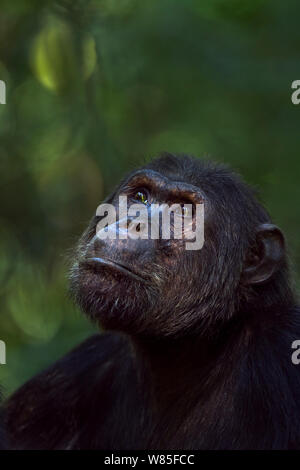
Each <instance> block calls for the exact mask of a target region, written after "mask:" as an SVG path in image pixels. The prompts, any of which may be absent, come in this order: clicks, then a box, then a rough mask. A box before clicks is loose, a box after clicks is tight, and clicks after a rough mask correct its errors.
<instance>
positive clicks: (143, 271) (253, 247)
mask: <svg viewBox="0 0 300 470" xmlns="http://www.w3.org/2000/svg"><path fill="white" fill-rule="evenodd" d="M144 170H145V174H146V175H147V174H149V175H152V177H154V180H155V178H156V180H155V182H154V183H155V184H154V187H155V188H154V187H153V188H152V192H151V194H152V195H153V198H154V199H155V200H159V199H160V196H161V195H162V194H163V193H164V191H165V188H166V186H165V185H169V186H170V191H171V190H172V189H174V188H175V189H176V188H178V191H180V188H182V187H183V185H184V184H189V185H190V186H191V188H193V187H196V188H198V189H199V191H200V192H201V194H202V195H203V197H204V200H205V207H206V209H205V210H206V214H207V220H206V225H205V243H204V246H203V248H202V250H200V251H197V252H194V251H190V252H187V251H184V249H183V247H182V244H181V243H180V242H175V241H161V240H159V241H155V242H154V243H150V242H149V243H148V241H146V243H145V244H142V243H139V242H136V243H135V244H133V242H127V241H125V242H124V241H116V242H111V243H110V242H109V243H106V244H99V243H98V242H95V240H94V238H93V237H94V233H95V227H96V223H97V221H98V219H97V218H94V219H93V220H92V221H91V224H90V227H89V228H88V229H87V231H86V232H85V234H84V235H83V237H82V239H81V241H80V243H79V247H78V250H77V251H76V254H74V258H76V261H75V263H74V266H73V268H72V271H71V290H72V292H73V295H74V297H75V299H76V300H77V302H78V303H79V304H80V306H81V307H82V309H83V311H85V312H86V313H87V314H88V315H89V316H91V318H92V319H93V320H94V321H95V322H97V323H100V324H101V325H102V326H103V327H104V328H105V330H109V332H107V333H105V334H99V335H95V336H94V337H92V338H90V339H88V340H87V341H85V342H84V343H82V344H81V345H80V346H79V347H77V348H76V349H75V350H73V351H71V352H70V353H69V354H68V355H67V356H65V357H64V358H62V359H61V360H60V361H58V362H57V363H55V364H54V365H53V366H51V367H50V368H49V369H48V370H46V371H44V372H42V373H41V374H39V375H38V376H36V377H34V378H33V379H32V380H31V381H29V382H28V383H27V384H25V385H24V386H23V387H22V388H21V389H20V390H18V391H17V392H16V393H15V394H14V395H13V396H12V397H11V398H10V399H9V400H8V402H7V404H6V421H7V425H8V431H9V437H10V443H11V445H12V446H13V447H14V448H35V449H87V448H92V449H107V450H108V449H115V450H116V449H295V448H296V449H299V448H300V369H298V368H297V366H295V365H293V363H292V361H291V353H292V349H291V344H292V342H293V341H294V340H296V339H300V310H299V308H298V307H297V306H296V301H295V298H294V295H293V293H292V291H291V288H290V282H289V271H288V265H287V260H286V256H285V253H284V241H283V238H282V236H281V234H280V232H279V230H278V229H277V228H273V226H272V229H269V228H268V227H271V226H270V223H271V221H270V218H269V216H268V214H267V213H266V211H265V210H264V209H263V208H262V206H261V205H260V204H259V203H258V202H257V200H256V198H255V197H254V195H253V192H252V190H251V189H249V188H248V186H247V185H245V184H244V183H243V182H242V181H241V179H240V178H239V177H238V176H237V175H235V174H234V173H232V172H231V171H230V170H228V169H227V168H225V167H223V166H219V165H215V164H212V163H208V162H203V161H200V160H197V159H193V158H191V157H187V156H182V157H176V156H173V155H169V154H167V155H165V156H163V157H162V158H160V159H158V160H154V161H153V162H152V163H150V164H149V165H147V166H145V167H144ZM147 172H148V173H147ZM131 179H132V175H129V177H127V178H125V179H124V180H123V181H122V183H121V184H120V186H119V187H118V188H117V189H116V191H115V192H114V194H113V195H112V196H110V198H108V199H107V201H110V202H115V201H116V198H117V196H118V194H119V192H120V191H121V190H122V191H127V190H128V187H129V186H130V181H131ZM162 181H164V182H165V183H164V184H165V185H164V184H163V183H162ZM160 185H161V186H160ZM159 186H160V187H161V190H160V191H159V190H158V189H157V188H158V187H159ZM124 188H125V189H124ZM195 191H196V190H195ZM262 226H263V227H264V232H263V235H261V233H262V232H260V234H259V235H257V227H262ZM265 227H267V229H265ZM265 236H266V237H268V240H267V241H266V243H269V244H268V245H267V247H272V246H274V250H273V251H270V249H269V248H268V249H267V252H266V256H265V255H264V254H262V247H263V246H264V245H263V242H262V240H263V237H265ZM97 243H98V244H97ZM279 247H282V253H283V255H282V256H281V255H280V254H281V248H279ZM95 252H96V253H100V254H101V256H104V257H105V256H108V255H109V257H110V258H113V259H114V260H115V261H123V262H124V260H125V261H126V264H127V265H128V266H130V268H132V269H133V270H134V271H135V272H136V273H138V274H139V275H140V276H141V277H142V279H144V280H145V283H143V282H139V281H136V280H133V279H132V278H130V276H126V275H124V274H122V273H120V272H118V271H114V270H111V269H107V268H103V267H101V269H99V268H97V267H95V266H90V265H86V264H85V262H84V260H85V259H86V258H87V257H88V256H89V255H90V254H91V253H95ZM279 255H280V256H279ZM263 259H264V263H261V262H260V261H261V260H263ZM257 260H258V261H257ZM262 265H263V266H265V267H264V270H265V271H266V272H265V271H264V272H263V276H265V279H264V278H263V276H261V279H264V281H262V282H257V278H255V279H256V280H255V281H254V277H253V276H252V274H251V273H252V272H253V271H255V272H256V271H258V272H259V275H261V271H259V270H261V266H262ZM249 266H250V269H248V268H249ZM249 273H250V274H249ZM266 275H267V276H266ZM245 276H248V277H247V282H246V281H245V279H246V277H245ZM251 276H252V278H251ZM249 277H250V278H251V279H250V281H249Z"/></svg>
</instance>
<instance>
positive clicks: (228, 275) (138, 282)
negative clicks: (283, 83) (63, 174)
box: [71, 154, 291, 337]
mask: <svg viewBox="0 0 300 470" xmlns="http://www.w3.org/2000/svg"><path fill="white" fill-rule="evenodd" d="M119 196H126V197H127V203H128V207H129V206H130V205H131V204H134V203H140V204H142V205H144V206H145V207H146V209H147V211H148V214H150V211H151V208H152V207H154V206H153V204H160V205H161V204H163V203H166V204H168V205H171V204H174V203H176V204H179V205H180V207H182V206H183V205H184V204H190V205H191V206H189V207H192V209H191V213H190V215H191V217H192V223H193V227H194V225H195V220H194V219H195V214H196V209H195V208H196V207H197V205H203V207H204V244H203V246H202V248H201V249H198V250H194V249H187V244H186V237H185V235H186V234H185V232H183V237H182V238H181V239H180V238H177V239H175V238H174V233H173V232H174V224H175V222H174V216H173V218H172V217H171V234H170V237H169V238H162V231H161V223H162V221H161V219H158V220H159V222H158V224H159V236H158V238H156V239H152V238H151V233H150V232H151V230H150V226H151V223H152V222H151V220H150V219H149V220H150V223H149V227H148V228H149V231H147V234H148V235H147V237H146V238H145V237H144V238H137V237H136V236H135V237H134V238H132V237H130V236H128V237H127V238H124V239H120V238H122V237H121V236H120V235H121V233H122V231H124V229H126V230H127V229H128V231H130V230H131V227H134V231H135V233H137V232H139V230H141V223H140V222H139V223H134V220H135V219H134V218H133V217H130V216H126V217H125V219H124V217H122V218H120V215H119V214H120V211H119V201H120V199H119ZM105 203H106V204H112V205H113V207H114V208H115V209H116V214H117V221H115V222H111V223H110V222H108V223H107V224H106V225H107V227H106V228H105V229H103V228H102V229H99V222H101V221H103V219H104V216H103V214H102V216H99V215H96V216H95V217H94V218H93V219H92V221H91V223H90V225H89V227H88V229H87V230H86V231H85V233H84V234H83V236H82V238H81V240H80V243H79V247H78V250H77V253H76V261H75V263H74V265H73V268H72V270H71V291H72V293H73V295H74V297H75V299H76V301H77V302H78V304H79V305H80V306H81V308H82V309H83V310H84V311H85V312H86V313H87V314H88V315H89V316H90V317H92V318H93V319H94V320H95V321H97V322H99V323H100V324H101V325H102V327H104V328H105V329H114V330H120V331H124V332H127V333H129V334H134V335H136V334H140V335H150V336H177V337H178V336H182V335H184V334H187V333H188V332H189V333H191V332H193V333H197V334H199V335H200V334H201V333H203V332H205V333H207V332H208V330H209V329H210V328H211V327H213V328H214V329H215V328H216V327H218V326H219V325H221V324H223V323H224V322H226V321H227V320H229V319H230V318H233V317H234V316H235V315H240V316H242V315H245V316H247V315H248V316H249V315H253V316H259V315H262V314H265V312H266V311H270V309H272V308H274V306H276V307H279V306H281V305H282V304H284V303H288V302H290V299H291V293H290V290H289V286H288V280H287V268H286V260H285V250H284V238H283V235H282V233H281V232H280V230H279V229H278V228H277V227H276V226H274V225H272V224H271V221H270V218H269V216H268V214H267V213H266V211H265V210H264V209H263V208H262V206H261V205H260V204H259V203H258V202H257V200H256V199H255V197H254V195H253V192H252V190H251V189H250V188H249V187H248V186H247V185H246V184H245V183H243V182H242V181H241V179H240V178H239V177H238V176H237V175H236V174H234V173H232V172H231V171H230V170H229V169H227V168H226V167H224V166H221V165H217V164H213V163H211V162H207V161H202V160H199V159H195V158H192V157H188V156H174V155H170V154H164V155H163V156H162V157H160V158H158V159H155V160H153V161H152V162H151V163H150V164H148V165H146V166H144V167H143V168H140V169H138V170H137V171H134V172H133V173H131V174H130V175H129V176H127V177H126V178H125V179H124V180H123V181H122V182H121V183H120V185H119V186H118V188H117V189H116V190H115V192H114V193H113V194H112V195H111V196H110V197H108V198H107V199H106V201H105ZM176 217H177V219H176V220H178V217H179V218H181V217H184V211H182V212H181V211H180V213H179V214H177V215H176ZM97 227H98V229H97ZM172 227H173V232H172ZM103 231H106V232H111V231H112V232H113V233H114V234H115V237H114V238H108V237H107V238H105V237H100V236H99V233H102V235H103V233H104V232H103Z"/></svg>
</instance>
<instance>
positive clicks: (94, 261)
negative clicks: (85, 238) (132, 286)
mask: <svg viewBox="0 0 300 470" xmlns="http://www.w3.org/2000/svg"><path fill="white" fill-rule="evenodd" d="M82 264H85V265H88V266H99V265H102V266H108V267H110V268H113V269H115V270H117V271H120V272H122V273H124V274H126V275H127V276H130V277H131V278H133V279H135V280H136V281H140V282H145V279H143V278H142V277H140V276H138V275H137V274H135V273H133V272H132V271H129V269H127V268H126V267H125V266H122V265H120V264H118V263H115V262H114V261H111V260H108V259H104V258H98V257H93V258H87V259H86V260H84V261H83V263H82Z"/></svg>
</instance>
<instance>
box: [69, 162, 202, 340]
mask: <svg viewBox="0 0 300 470" xmlns="http://www.w3.org/2000/svg"><path fill="white" fill-rule="evenodd" d="M108 201H109V203H110V204H111V205H112V206H113V208H114V210H115V214H116V219H115V220H112V219H110V218H109V217H108V215H107V213H108V210H109V209H110V207H108V206H107V205H106V204H107V203H106V204H105V205H102V206H100V207H99V208H98V211H97V214H98V215H96V217H94V218H93V220H92V221H91V224H90V226H89V228H88V230H87V231H86V232H85V233H84V235H83V237H82V239H81V241H80V244H79V250H78V258H77V260H76V263H75V264H74V266H73V268H72V273H71V288H72V292H73V294H74V295H75V298H76V300H77V301H78V303H79V304H80V306H81V307H82V309H83V310H84V311H85V312H86V313H87V314H88V315H90V316H91V317H92V318H93V319H95V320H96V321H99V322H100V323H101V325H102V326H103V327H104V328H113V329H120V330H123V331H129V332H136V333H138V332H143V333H149V334H153V333H155V332H156V331H159V333H160V334H173V333H176V332H177V331H179V330H180V329H181V328H182V317H183V316H184V315H185V313H186V312H189V311H191V308H193V307H194V304H195V302H196V299H197V285H198V284H199V269H198V268H197V265H198V266H199V267H200V266H201V248H202V245H203V239H202V237H203V229H204V227H203V222H204V220H203V215H204V194H203V192H202V191H201V190H200V188H198V187H196V186H194V185H192V184H190V183H188V182H185V183H184V182H178V181H174V180H171V179H169V178H168V177H167V176H165V175H161V174H160V173H159V172H157V171H153V170H149V169H141V170H138V171H136V172H135V173H133V174H132V175H131V176H130V177H129V178H128V179H127V180H126V181H125V182H124V183H123V184H122V185H121V186H120V187H119V189H118V190H117V191H116V193H115V194H114V195H113V196H112V197H111V198H109V199H108ZM122 201H123V202H124V201H125V205H126V207H125V206H124V207H123V209H124V208H125V213H123V214H122V207H120V204H121V203H122ZM135 204H139V207H136V206H134V205H135ZM172 205H173V206H172ZM101 208H102V210H103V212H101ZM139 208H140V209H141V210H139ZM99 209H100V211H99ZM132 209H133V211H132ZM136 209H138V210H136ZM168 209H172V211H171V212H168ZM100 212H101V214H100ZM113 212H114V211H113ZM133 212H134V213H135V214H138V217H133V216H132V215H130V214H131V213H133ZM104 214H105V215H104ZM199 214H200V215H201V217H200V216H199ZM168 215H169V218H168ZM198 216H199V217H198ZM167 221H169V225H168V223H166V222H167ZM196 222H198V232H197V233H198V235H197V236H196V235H195V233H196ZM200 224H201V227H200ZM177 228H180V233H179V235H178V232H177V233H175V232H176V229H177ZM168 230H169V232H168ZM168 234H169V235H168ZM177 235H178V237H177ZM200 238H201V239H202V241H200ZM189 240H190V241H189ZM193 244H198V247H193V246H192V245H193ZM195 248H196V249H195ZM180 318H181V320H179V319H180ZM171 319H172V321H171Z"/></svg>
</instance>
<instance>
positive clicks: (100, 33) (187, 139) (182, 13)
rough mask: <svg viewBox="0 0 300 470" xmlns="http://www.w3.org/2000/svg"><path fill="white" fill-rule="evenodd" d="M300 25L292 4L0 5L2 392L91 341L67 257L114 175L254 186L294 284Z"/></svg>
mask: <svg viewBox="0 0 300 470" xmlns="http://www.w3.org/2000/svg"><path fill="white" fill-rule="evenodd" d="M299 18H300V3H299V1H296V0H295V1H293V0H290V1H287V2H282V1H276V0H272V1H265V0H201V1H200V0H143V1H141V0H140V1H138V0H92V1H88V0H84V1H83V0H82V1H81V0H79V1H78V0H77V1H76V0H73V1H71V0H70V1H66V0H65V1H57V2H54V1H51V2H50V1H48V2H47V1H46V2H42V1H41V0H15V1H14V2H12V1H11V0H1V5H0V79H2V80H5V82H6V85H7V104H6V105H0V175H1V176H0V181H1V215H0V223H1V231H0V243H1V256H0V278H1V281H0V282H1V284H0V289H1V309H0V325H1V326H0V339H2V340H4V341H5V342H6V344H7V365H5V366H0V375H1V377H0V380H1V381H2V382H3V383H4V385H5V388H6V393H9V392H11V391H12V390H14V389H15V388H16V387H17V386H19V385H20V384H21V383H23V382H24V381H25V380H26V379H28V378H29V377H30V376H32V375H33V374H34V373H36V372H37V371H39V370H41V369H42V368H44V367H45V366H46V365H48V364H49V363H51V362H52V361H53V360H55V359H56V358H58V357H59V356H61V355H62V354H63V353H65V352H66V351H67V350H68V349H70V348H71V347H72V346H73V345H75V344H76V343H77V342H79V341H81V340H82V339H84V338H85V337H86V336H87V335H89V334H90V333H91V332H92V331H93V329H92V327H91V326H90V325H89V323H88V321H87V320H85V318H83V316H82V315H81V314H80V312H79V311H78V310H77V309H76V307H75V306H74V305H73V304H72V302H71V301H70V300H69V298H68V294H67V277H66V263H65V254H66V250H69V251H68V253H69V255H70V256H71V255H72V247H73V246H74V243H75V242H76V240H77V237H78V236H79V234H80V233H81V232H82V230H83V228H84V227H85V225H86V223H87V221H88V220H89V219H90V217H91V216H92V215H93V214H94V211H95V209H96V207H97V206H98V204H99V203H100V202H101V199H102V198H103V196H104V195H105V194H106V193H107V192H108V191H109V190H110V189H111V188H112V187H113V186H114V184H116V183H117V181H118V179H119V178H120V177H121V176H122V175H123V173H124V172H125V171H127V170H129V169H131V168H133V167H134V166H136V165H137V164H140V163H143V162H144V161H145V160H147V159H148V158H150V157H151V156H153V155H155V154H157V153H158V152H160V151H163V150H168V151H174V152H187V153H192V154H195V155H196V156H205V158H214V159H216V160H219V161H223V162H226V163H228V164H230V165H232V166H233V167H234V168H236V169H237V170H238V171H240V172H241V173H242V174H243V176H244V177H245V179H246V180H247V181H248V182H249V183H251V184H254V185H255V186H256V187H257V188H258V189H259V190H260V194H261V198H262V200H263V201H264V202H265V204H266V206H267V208H268V210H269V211H270V212H271V214H272V215H273V218H274V221H275V222H276V223H278V224H279V225H280V226H281V227H282V229H283V230H284V232H285V233H286V235H287V239H288V242H289V245H290V252H291V258H292V259H293V261H294V271H295V276H296V279H297V272H298V273H299V272H300V237H299V228H300V211H299V203H300V185H299V175H300V158H299V140H300V139H299V131H300V120H299V116H300V105H299V106H295V105H293V104H292V102H291V83H292V81H293V80H296V79H300V33H299V31H300V27H299V21H300V20H299ZM298 279H299V278H298Z"/></svg>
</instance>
